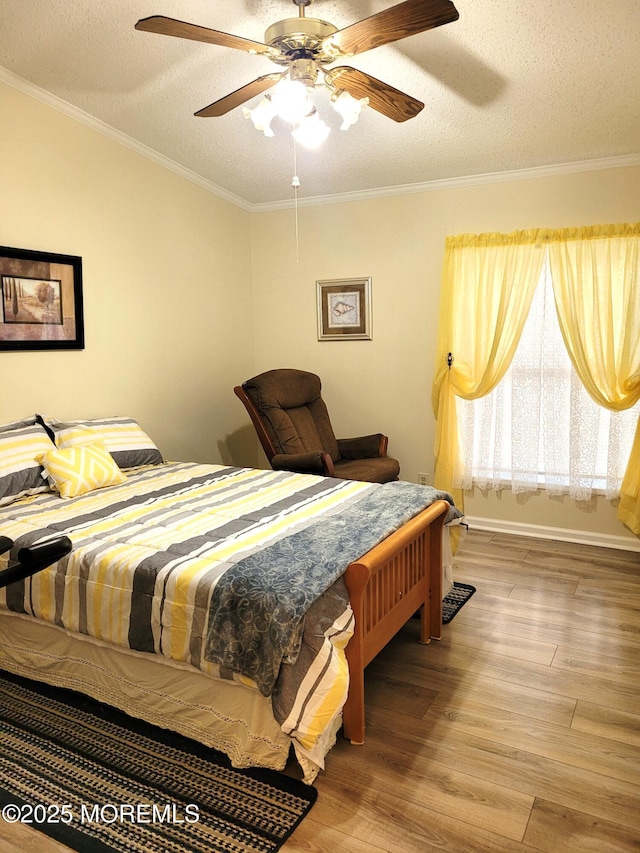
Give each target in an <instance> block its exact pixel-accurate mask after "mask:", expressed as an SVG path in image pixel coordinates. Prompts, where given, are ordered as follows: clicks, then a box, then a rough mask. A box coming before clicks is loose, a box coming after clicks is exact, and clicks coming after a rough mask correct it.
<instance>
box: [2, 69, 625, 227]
mask: <svg viewBox="0 0 640 853" xmlns="http://www.w3.org/2000/svg"><path fill="white" fill-rule="evenodd" d="M0 82H3V83H6V84H7V85H9V86H12V87H13V88H14V89H18V90H19V91H21V92H23V93H24V94H26V95H29V96H30V97H32V98H35V99H36V100H38V101H41V102H42V103H44V104H47V105H48V106H50V107H52V108H53V109H55V110H58V111H59V112H62V113H64V114H65V115H67V116H69V117H70V118H72V119H75V120H76V121H78V122H80V123H81V124H84V125H86V126H87V127H90V128H91V129H93V130H95V131H97V132H98V133H102V134H103V135H104V136H107V137H109V138H110V139H113V140H114V141H115V142H118V143H119V144H120V145H124V146H125V147H126V148H129V149H131V150H132V151H135V152H136V153H137V154H140V155H141V156H142V157H146V158H147V159H148V160H151V161H153V162H154V163H157V164H158V165H159V166H162V167H163V168H165V169H168V170H169V171H170V172H174V173H175V174H176V175H179V176H180V177H182V178H185V179H186V180H187V181H191V183H193V184H196V185H197V186H199V187H201V188H202V189H204V190H207V191H208V192H211V193H213V194H214V195H217V196H219V197H220V198H223V199H225V200H226V201H228V202H230V203H231V204H234V205H236V206H237V207H240V208H242V209H243V210H246V211H248V212H249V213H264V212H268V211H272V210H286V209H290V208H293V207H294V206H295V201H294V200H292V199H283V200H281V201H274V202H264V203H255V204H254V203H251V202H249V201H247V200H246V199H244V198H241V197H240V196H238V195H235V194H234V193H231V192H229V191H228V190H225V189H224V188H223V187H220V186H218V185H217V184H214V183H213V182H212V181H209V180H207V179H206V178H203V177H202V176H201V175H198V174H196V173H195V172H192V171H191V170H190V169H187V168H185V167H184V166H181V165H180V164H179V163H176V162H175V160H171V159H170V158H169V157H165V156H164V155H163V154H159V153H158V152H157V151H155V150H154V149H153V148H150V147H149V146H147V145H144V144H143V143H142V142H138V141H137V140H135V139H133V138H132V137H130V136H128V135H127V134H126V133H123V132H122V131H119V130H116V129H115V128H114V127H111V125H109V124H107V123H106V122H103V121H101V120H100V119H97V118H95V117H94V116H92V115H90V114H89V113H87V112H85V111H84V110H81V109H79V108H78V107H75V106H73V104H70V103H68V101H65V100H63V99H62V98H59V97H57V95H53V94H51V92H47V90H46V89H42V88H40V87H39V86H36V85H34V84H33V83H30V82H29V81H28V80H25V79H24V78H23V77H19V76H18V75H17V74H14V73H13V72H12V71H9V69H8V68H4V67H2V66H0ZM638 165H640V153H638V154H627V155H623V156H620V157H604V158H601V159H598V160H579V161H577V162H572V163H558V164H554V165H550V166H534V167H532V168H528V169H517V170H514V171H510V172H489V173H485V174H480V175H465V176H462V177H456V178H443V179H440V180H435V181H425V182H423V183H414V184H403V185H400V186H391V187H376V188H374V189H370V190H359V191H357V192H351V193H335V194H334V195H324V196H310V197H309V198H300V197H299V198H298V202H297V204H298V207H316V206H318V205H324V204H343V203H345V202H350V201H365V200H367V199H374V198H384V197H387V196H399V195H409V194H414V193H425V192H434V191H437V190H447V189H456V188H459V187H472V186H478V185H480V184H493V183H499V182H502V181H517V180H527V179H528V178H541V177H555V176H558V175H567V174H571V173H573V172H592V171H597V170H601V169H615V168H620V167H623V166H638Z"/></svg>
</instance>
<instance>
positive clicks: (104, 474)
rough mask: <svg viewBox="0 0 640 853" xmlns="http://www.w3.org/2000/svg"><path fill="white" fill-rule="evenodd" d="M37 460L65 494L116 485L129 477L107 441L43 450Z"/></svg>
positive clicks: (72, 494) (74, 496)
mask: <svg viewBox="0 0 640 853" xmlns="http://www.w3.org/2000/svg"><path fill="white" fill-rule="evenodd" d="M38 461H39V462H40V464H41V465H42V467H43V468H44V470H45V473H46V475H47V477H48V478H49V481H50V482H51V485H52V486H53V487H54V488H55V489H57V490H58V491H59V492H60V497H62V498H77V497H79V496H80V495H84V494H85V493H86V492H91V491H93V490H94V489H103V488H104V487H105V486H117V485H118V484H119V483H124V481H125V480H126V479H127V478H126V476H125V475H124V474H123V473H122V471H121V470H120V469H119V468H118V466H117V465H116V463H115V462H114V460H113V457H112V456H111V454H110V453H109V451H108V450H107V448H106V446H105V443H104V441H94V442H93V443H92V444H79V445H77V446H76V447H67V448H64V449H62V450H50V451H48V452H47V453H43V454H42V455H41V456H40V457H39V459H38Z"/></svg>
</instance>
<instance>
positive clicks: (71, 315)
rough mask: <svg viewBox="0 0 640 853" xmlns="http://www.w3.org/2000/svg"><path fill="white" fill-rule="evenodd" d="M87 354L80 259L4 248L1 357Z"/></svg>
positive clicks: (0, 283)
mask: <svg viewBox="0 0 640 853" xmlns="http://www.w3.org/2000/svg"><path fill="white" fill-rule="evenodd" d="M67 349H84V316H83V302H82V258H80V257H77V256H76V255H59V254H55V253H52V252H38V251H33V250H31V249H13V248H9V247H8V246H0V351H5V352H6V351H16V350H67Z"/></svg>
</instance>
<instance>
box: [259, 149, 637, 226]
mask: <svg viewBox="0 0 640 853" xmlns="http://www.w3.org/2000/svg"><path fill="white" fill-rule="evenodd" d="M623 166H640V154H625V155H622V156H620V157H603V158H601V159H599V160H578V161H576V162H573V163H558V164H554V165H552V166H533V167H531V168H528V169H516V170H513V171H510V172H487V173H485V174H480V175H465V176H462V177H457V178H442V179H440V180H436V181H425V182H424V183H418V184H402V185H400V186H395V187H377V188H375V189H371V190H360V191H358V192H351V193H336V194H334V195H325V196H310V197H309V198H300V197H298V207H315V206H317V205H321V204H340V203H344V202H349V201H364V200H367V199H372V198H384V197H385V196H399V195H409V194H413V193H426V192H434V191H436V190H449V189H457V188H460V187H473V186H478V185H480V184H495V183H500V182H503V181H518V180H527V179H529V178H544V177H557V176H558V175H568V174H571V173H573V172H595V171H599V170H601V169H616V168H621V167H623ZM294 204H295V202H294V201H291V200H290V199H285V200H283V201H275V202H266V203H265V204H253V205H251V212H252V213H262V212H263V211H269V210H284V209H286V208H291V207H294Z"/></svg>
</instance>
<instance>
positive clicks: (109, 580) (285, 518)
mask: <svg viewBox="0 0 640 853" xmlns="http://www.w3.org/2000/svg"><path fill="white" fill-rule="evenodd" d="M394 486H395V487H396V490H395V491H394ZM388 487H390V488H388ZM407 488H409V489H413V490H414V491H410V492H407V493H406V495H405V497H408V503H407V500H404V498H403V494H404V493H405V492H406V489H407ZM403 489H404V490H405V492H403ZM380 501H382V503H381V504H380V503H379V502H380ZM429 502H430V500H429V499H428V497H427V496H426V495H425V492H424V490H423V489H420V487H410V486H409V484H387V488H385V487H384V486H380V485H378V484H367V483H360V482H352V481H346V480H334V479H330V478H323V477H315V476H310V475H299V474H293V473H289V472H278V471H265V470H257V469H244V468H242V469H240V468H231V467H226V466H215V465H199V464H195V463H170V464H164V465H157V466H148V467H144V468H139V469H132V470H128V471H127V479H126V481H125V482H124V483H122V484H120V485H116V486H112V487H108V488H104V489H99V490H96V491H93V492H89V493H87V494H84V495H82V496H80V497H77V498H72V499H68V500H63V499H61V498H60V497H59V495H57V494H56V493H54V492H49V493H46V494H40V495H35V496H32V497H27V498H22V499H20V500H18V501H16V502H15V503H13V504H11V505H9V506H7V507H2V508H0V533H2V534H3V535H6V536H9V537H10V538H11V539H13V540H15V542H16V550H17V548H19V547H21V546H23V545H27V544H33V543H35V542H38V541H41V540H42V539H44V538H46V537H47V536H50V535H52V534H54V533H64V534H66V535H67V536H69V538H70V539H71V540H72V542H73V546H74V547H73V550H72V552H71V553H70V554H69V555H68V556H67V557H65V558H63V559H62V560H61V561H60V562H59V563H58V564H57V565H55V566H52V567H50V568H48V569H45V570H44V571H42V572H40V573H39V574H37V575H34V576H33V577H32V578H31V579H28V580H27V581H24V582H20V583H16V584H13V585H12V586H10V587H7V588H6V589H5V590H2V591H0V596H1V597H0V606H3V605H4V606H6V607H7V608H8V609H10V610H13V611H16V612H21V613H26V614H29V615H31V616H34V617H36V618H38V619H41V620H44V621H46V622H51V623H53V624H55V625H58V626H61V627H63V628H65V629H67V630H70V631H72V632H74V633H77V634H81V635H82V634H85V635H89V636H92V637H94V638H96V639H98V640H102V641H104V642H106V643H111V644H115V645H117V646H122V647H125V648H131V649H136V650H138V651H143V652H150V653H154V654H157V655H160V656H165V657H168V658H171V659H173V660H177V661H182V662H187V663H189V664H191V665H192V666H194V667H196V668H198V669H200V670H202V671H204V672H207V673H209V674H211V675H214V676H217V677H222V678H233V679H235V680H238V681H242V682H244V683H245V684H247V685H249V686H253V685H255V684H256V682H257V683H258V684H259V686H260V689H261V690H262V692H263V693H265V695H266V694H267V693H269V694H270V695H271V696H272V704H273V708H274V714H275V716H276V719H277V720H278V722H279V723H280V724H281V725H282V728H283V730H284V731H285V732H286V733H287V734H288V735H290V736H291V737H292V738H293V739H294V740H295V741H296V742H297V743H298V744H299V745H300V746H301V747H302V748H303V749H304V750H305V751H308V752H310V753H313V750H314V747H315V745H316V743H317V742H318V740H319V739H320V738H321V737H322V736H323V734H324V733H325V731H326V730H327V728H328V727H330V726H331V725H332V724H335V720H336V718H337V717H338V716H339V714H340V711H341V708H342V705H343V704H344V701H345V699H346V695H347V689H348V670H347V665H346V660H345V656H344V647H345V646H346V644H347V642H348V639H349V637H350V636H351V634H352V631H353V622H352V620H353V616H352V613H351V608H350V606H349V603H348V598H347V595H346V588H345V586H344V583H343V582H342V581H341V580H340V579H339V578H340V575H341V574H342V572H343V571H344V569H345V568H346V565H347V564H348V562H350V560H351V559H355V558H356V557H357V556H359V555H360V554H362V553H364V551H366V550H368V548H369V547H372V545H373V544H375V542H376V541H379V540H380V539H381V538H384V536H386V535H387V534H388V533H389V532H390V530H389V529H388V524H387V526H385V525H383V526H382V527H380V528H379V529H378V528H377V521H373V519H376V520H377V518H378V517H379V516H380V517H381V516H384V514H385V513H384V511H381V510H380V509H379V508H376V507H379V506H380V507H382V506H389V505H393V507H394V514H397V513H396V508H397V507H398V506H401V507H403V508H402V510H401V515H402V517H397V518H396V520H395V521H393V524H394V525H395V526H399V525H400V524H402V523H403V521H405V520H407V518H408V517H410V516H411V515H413V514H415V513H416V512H418V511H419V510H420V509H421V508H422V507H423V506H424V505H427V504H428V503H429ZM352 513H355V515H352ZM367 519H369V520H367ZM387 522H388V520H387ZM354 525H355V526H357V527H358V528H359V530H357V531H356V530H355V529H354ZM328 532H329V533H330V534H331V536H332V537H333V535H334V533H337V535H338V540H337V541H338V544H337V546H336V548H334V549H333V551H331V549H330V548H329V550H328V551H327V570H328V574H327V576H326V580H322V579H321V578H320V572H319V571H317V570H316V569H317V565H316V564H317V563H318V562H324V558H320V559H318V557H317V556H315V554H317V553H318V551H317V549H318V548H320V547H324V546H323V545H322V542H323V541H324V539H326V537H327V535H329V533H328ZM361 535H364V537H365V538H364V539H361ZM340 536H342V540H340ZM345 542H348V543H349V546H348V547H345ZM360 548H361V549H362V550H358V549H360ZM314 549H316V550H315V551H314ZM300 550H302V551H303V552H304V554H306V555H310V556H309V558H310V559H313V561H314V562H313V564H311V563H309V564H308V565H307V566H306V567H305V564H304V554H303V556H302V558H300V556H299V554H298V553H297V552H299V551H300ZM350 550H351V551H352V553H349V551H350ZM264 555H269V556H268V561H269V563H268V564H267V563H262V562H261V561H262V559H263V557H264ZM291 555H293V557H291ZM265 559H267V558H266V557H265ZM291 559H295V560H296V561H298V562H297V563H296V570H295V571H293V572H292V566H291V565H284V564H283V566H282V569H283V572H284V575H283V577H284V578H285V579H286V580H284V581H283V582H282V583H283V596H282V598H283V599H284V598H285V597H286V596H285V595H284V591H289V589H290V587H291V586H292V584H293V583H294V581H295V582H296V583H300V584H301V585H302V587H305V588H306V587H307V586H308V585H309V584H311V583H314V584H316V585H318V589H319V590H320V591H321V592H322V593H323V594H317V595H316V593H314V595H313V601H312V602H311V604H310V606H307V604H308V602H307V603H306V604H304V614H306V615H304V614H303V615H304V618H302V619H300V620H299V624H300V626H302V627H303V628H304V631H296V630H294V631H293V632H292V635H291V637H287V638H284V639H283V641H282V642H283V643H284V645H283V651H282V660H279V659H277V664H276V669H277V673H278V678H277V681H275V683H274V684H273V685H271V687H268V686H267V687H266V688H265V684H267V685H268V684H269V680H268V678H263V676H262V673H261V671H260V670H259V669H252V668H248V669H247V668H245V666H244V664H243V660H244V658H243V644H247V648H246V658H247V659H252V654H251V652H252V649H251V648H250V644H251V642H253V641H254V640H255V638H256V637H258V638H260V637H261V636H271V635H272V634H276V635H277V632H278V630H280V628H281V621H282V620H281V619H280V617H279V616H278V612H277V611H278V606H277V605H278V602H279V601H280V594H279V593H278V591H277V587H278V582H277V581H274V580H273V579H274V577H276V575H274V574H273V573H274V572H275V571H277V560H280V561H283V563H290V561H291ZM329 564H330V565H329ZM262 565H264V566H265V568H264V571H263V570H262V569H261V568H260V567H261V566H262ZM245 567H246V569H247V572H248V571H249V570H252V571H253V574H252V575H251V578H252V580H251V584H252V585H253V586H255V585H256V584H257V583H258V582H259V580H260V577H261V576H263V575H264V578H265V581H266V589H265V595H266V596H267V599H266V600H267V602H272V603H273V602H275V603H276V606H275V607H272V606H271V605H269V607H270V608H271V609H272V610H273V611H274V614H272V615H275V618H274V620H273V625H272V626H269V625H267V624H263V622H262V621H261V620H263V618H264V614H261V615H260V616H259V617H254V616H251V617H250V618H249V617H248V616H247V612H248V611H247V610H246V608H245V606H244V605H245V599H246V596H247V590H246V589H245V588H244V587H243V588H242V590H241V596H245V599H242V600H241V599H240V598H239V599H238V600H237V601H235V600H233V599H231V598H230V595H231V593H230V590H232V589H233V588H235V587H236V586H237V583H238V578H241V579H242V578H243V577H244V568H245ZM305 573H308V578H307V577H306V575H305ZM296 576H297V580H296ZM229 578H231V579H232V581H233V582H230V581H229ZM336 578H338V579H339V580H338V581H337V582H335V579H336ZM322 587H324V589H321V588H322ZM305 596H307V597H308V596H309V591H308V589H304V590H303V591H302V592H301V593H300V595H294V598H295V599H296V601H298V600H299V599H300V598H302V599H305ZM239 614H240V615H241V617H242V618H237V617H239ZM289 615H290V616H291V614H289ZM294 617H295V614H294ZM234 619H235V620H236V621H237V622H239V623H242V624H240V625H234ZM247 621H249V622H251V624H250V625H249V626H248V627H249V628H250V629H251V630H249V633H246V629H247V625H246V624H245V623H246V622H247ZM238 630H239V631H240V633H238ZM243 632H244V633H243ZM221 638H222V639H223V642H222V643H221V642H220V639H221ZM247 638H249V639H247ZM252 638H253V639H252ZM216 645H218V646H221V649H217V648H216ZM285 646H286V649H285V648H284V647H285ZM229 650H230V651H231V652H233V653H234V654H232V655H231V657H230V658H228V659H227V652H228V651H229ZM258 657H259V656H258ZM253 658H256V656H255V655H254V656H253ZM256 660H257V658H256ZM258 663H260V661H258ZM230 664H231V665H230ZM256 665H257V664H256ZM263 682H264V683H263Z"/></svg>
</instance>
